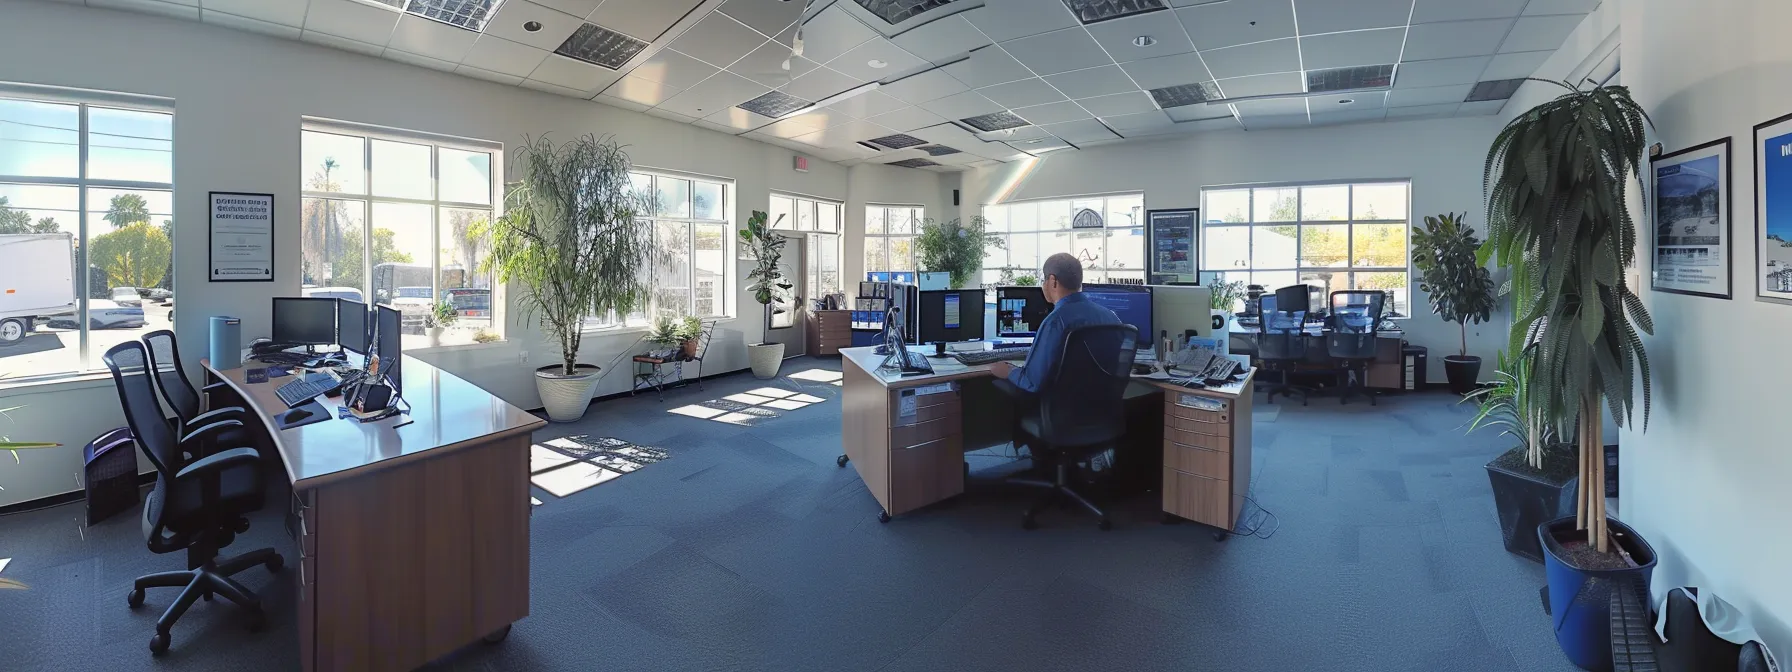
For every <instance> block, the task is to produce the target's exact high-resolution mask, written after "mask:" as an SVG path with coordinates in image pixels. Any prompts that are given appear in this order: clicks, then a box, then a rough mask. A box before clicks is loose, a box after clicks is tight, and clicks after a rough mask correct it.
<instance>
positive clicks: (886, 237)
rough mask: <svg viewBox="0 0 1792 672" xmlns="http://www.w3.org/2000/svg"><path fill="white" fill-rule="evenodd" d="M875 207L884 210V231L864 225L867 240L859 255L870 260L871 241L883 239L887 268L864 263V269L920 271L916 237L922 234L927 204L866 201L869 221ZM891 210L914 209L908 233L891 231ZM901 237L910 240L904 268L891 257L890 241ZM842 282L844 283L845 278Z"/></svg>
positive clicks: (896, 271)
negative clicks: (906, 263) (896, 265)
mask: <svg viewBox="0 0 1792 672" xmlns="http://www.w3.org/2000/svg"><path fill="white" fill-rule="evenodd" d="M874 209H880V210H883V211H884V213H883V214H884V230H883V232H882V233H872V232H871V227H870V226H869V225H867V226H865V227H863V228H864V229H865V235H864V239H865V242H864V245H863V247H862V248H861V251H860V254H859V256H860V257H861V262H867V261H869V259H865V258H864V256H865V251H867V250H870V249H871V241H872V240H873V239H877V240H881V241H883V244H884V248H883V249H884V266H885V267H886V268H884V269H883V270H882V271H874V270H872V269H871V264H869V263H864V268H863V269H862V270H863V271H865V272H866V273H884V272H888V273H917V272H919V271H920V265H921V263H920V262H919V261H916V259H915V239H916V238H918V237H920V235H921V231H920V229H921V223H922V222H924V221H926V220H927V206H925V205H921V204H919V203H866V204H865V221H867V222H869V221H871V211H872V210H874ZM891 210H912V211H913V218H912V219H911V222H912V223H911V225H910V230H909V232H908V233H896V234H892V233H890V211H891ZM900 239H907V240H908V241H909V245H908V265H907V266H905V267H902V268H897V267H895V264H893V263H891V262H892V260H891V257H890V241H892V240H900ZM842 282H843V283H844V280H843V281H842Z"/></svg>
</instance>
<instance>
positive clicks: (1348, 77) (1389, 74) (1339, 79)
mask: <svg viewBox="0 0 1792 672" xmlns="http://www.w3.org/2000/svg"><path fill="white" fill-rule="evenodd" d="M1393 83H1394V66H1393V65H1392V64H1389V65H1358V66H1354V67H1349V68H1332V69H1330V70H1308V71H1307V93H1325V92H1327V91H1351V90H1355V89H1377V88H1385V87H1388V86H1391V85H1393Z"/></svg>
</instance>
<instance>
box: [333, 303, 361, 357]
mask: <svg viewBox="0 0 1792 672" xmlns="http://www.w3.org/2000/svg"><path fill="white" fill-rule="evenodd" d="M336 344H337V345H340V346H342V349H343V350H347V351H349V352H352V353H355V354H357V355H365V354H367V347H368V345H369V343H368V335H367V304H365V303H361V302H360V301H354V300H351V299H337V300H336Z"/></svg>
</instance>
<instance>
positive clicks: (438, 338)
mask: <svg viewBox="0 0 1792 672" xmlns="http://www.w3.org/2000/svg"><path fill="white" fill-rule="evenodd" d="M447 330H448V328H447V327H430V328H429V330H428V331H429V347H432V348H433V347H436V346H438V345H441V344H442V332H444V331H447Z"/></svg>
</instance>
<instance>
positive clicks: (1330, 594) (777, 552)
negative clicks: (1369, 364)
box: [0, 359, 1573, 672]
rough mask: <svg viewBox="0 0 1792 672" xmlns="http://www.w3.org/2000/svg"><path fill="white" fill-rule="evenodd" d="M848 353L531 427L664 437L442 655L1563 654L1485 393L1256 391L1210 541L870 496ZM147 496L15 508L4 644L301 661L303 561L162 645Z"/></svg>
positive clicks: (603, 660) (1368, 657) (1015, 511)
mask: <svg viewBox="0 0 1792 672" xmlns="http://www.w3.org/2000/svg"><path fill="white" fill-rule="evenodd" d="M840 365H841V363H840V361H839V360H838V359H820V360H811V359H795V360H791V361H789V362H787V363H786V364H785V367H784V371H783V372H784V373H785V374H786V376H785V377H781V378H779V379H778V380H775V381H760V380H755V379H753V378H752V377H751V376H748V375H745V374H736V375H730V376H725V377H720V378H717V379H713V380H710V381H708V382H707V384H706V386H705V387H706V388H707V389H699V388H698V387H696V386H694V385H693V386H688V387H684V388H680V389H678V390H675V391H668V392H667V394H666V398H665V400H664V401H659V400H657V399H656V398H655V397H654V395H652V394H646V395H643V396H640V397H633V398H623V399H618V400H612V401H607V402H603V403H599V404H597V405H595V406H593V407H592V408H591V409H590V411H589V412H588V413H587V414H586V415H585V417H584V419H582V420H580V421H578V422H574V423H567V424H555V425H550V426H548V427H547V428H544V429H543V430H541V431H539V432H537V433H536V436H535V440H536V441H545V440H548V439H552V438H556V437H561V436H570V435H579V434H584V435H590V436H607V437H617V438H620V439H624V440H627V441H631V442H634V443H638V444H642V445H648V446H659V447H663V448H665V449H667V450H668V451H669V452H670V453H671V457H670V458H669V459H667V460H665V461H663V462H659V463H657V464H652V465H649V466H647V467H645V468H642V469H641V470H639V471H637V472H635V473H631V474H629V475H628V476H626V477H623V478H618V479H615V480H613V481H610V482H607V483H603V484H601V485H598V486H596V487H591V488H589V489H585V490H582V491H579V492H576V493H573V494H570V495H568V496H567V497H564V498H560V497H555V496H553V495H551V494H549V493H547V492H546V491H544V490H541V489H540V488H536V489H535V490H534V493H533V494H534V495H535V496H536V497H537V498H539V499H541V500H542V501H543V502H544V503H543V505H542V506H539V507H536V508H535V511H534V516H533V518H532V520H531V537H532V547H531V561H532V574H531V581H530V590H531V595H530V600H531V615H530V616H529V617H528V618H527V619H524V620H522V621H520V622H518V623H517V624H516V626H515V629H514V631H513V632H512V633H511V635H510V638H509V639H508V640H507V641H505V642H504V643H502V644H498V645H495V646H486V645H473V646H469V647H467V648H465V649H462V650H461V651H458V652H456V653H454V654H452V655H450V656H448V657H447V658H445V659H443V660H441V661H438V662H436V663H435V664H433V665H431V666H430V669H442V670H479V671H488V670H489V671H493V672H496V671H500V670H598V669H601V670H778V671H781V672H783V671H798V670H826V671H838V670H890V671H897V670H1036V671H1046V670H1126V671H1138V670H1266V671H1267V670H1274V671H1287V670H1373V671H1377V672H1384V671H1390V670H1414V671H1427V672H1428V671H1433V670H1527V671H1528V670H1569V669H1573V668H1572V666H1571V665H1569V663H1568V662H1567V661H1566V659H1565V658H1564V657H1563V656H1562V654H1561V653H1560V652H1559V651H1558V649H1557V648H1556V644H1555V641H1554V638H1553V637H1552V636H1551V632H1550V626H1549V619H1548V617H1546V616H1545V615H1544V614H1543V612H1542V610H1541V607H1540V604H1539V601H1538V596H1537V589H1538V587H1539V586H1541V585H1542V584H1543V581H1544V579H1543V570H1542V567H1541V566H1539V565H1536V564H1533V563H1531V562H1529V561H1526V560H1523V559H1520V558H1518V557H1516V556H1512V555H1508V554H1507V553H1506V552H1505V551H1504V550H1503V548H1502V547H1501V545H1500V539H1499V527H1498V524H1497V519H1496V516H1495V513H1494V508H1493V500H1492V495H1491V492H1490V490H1489V487H1488V482H1487V477H1486V474H1485V472H1484V471H1483V469H1482V466H1481V465H1483V464H1484V463H1486V462H1487V461H1488V460H1489V459H1491V458H1493V457H1494V456H1495V455H1496V454H1498V453H1499V452H1500V451H1501V450H1502V449H1503V447H1504V446H1505V445H1506V442H1505V440H1503V439H1502V438H1500V437H1497V436H1494V435H1493V434H1492V433H1491V432H1480V433H1476V434H1474V435H1469V436H1464V435H1463V434H1462V431H1461V428H1462V427H1463V426H1464V425H1465V424H1466V422H1467V421H1468V419H1469V418H1470V407H1468V406H1463V405H1458V404H1457V403H1456V399H1455V398H1454V397H1451V396H1449V395H1447V394H1442V393H1426V394H1413V395H1401V396H1390V397H1386V398H1384V399H1382V400H1381V405H1380V406H1377V407H1370V406H1369V405H1368V404H1367V403H1364V402H1362V401H1360V400H1356V401H1353V402H1352V403H1351V404H1350V405H1347V406H1340V405H1339V404H1338V402H1337V401H1336V400H1335V399H1314V400H1313V401H1312V405H1311V406H1306V407H1303V406H1300V405H1298V403H1288V404H1283V403H1278V404H1275V405H1270V404H1266V403H1264V402H1263V400H1262V397H1261V396H1259V397H1258V400H1257V404H1256V406H1257V413H1256V416H1255V418H1254V419H1253V421H1254V423H1255V425H1254V432H1255V464H1254V468H1255V476H1254V479H1253V483H1254V488H1253V497H1254V499H1255V501H1256V502H1257V503H1258V504H1259V505H1260V506H1261V507H1262V509H1263V510H1265V511H1267V512H1270V513H1272V514H1273V517H1274V518H1273V521H1271V520H1269V519H1268V518H1264V520H1265V522H1266V527H1265V528H1264V531H1265V532H1267V531H1268V530H1269V529H1270V528H1272V527H1273V529H1274V534H1273V535H1272V536H1270V537H1269V538H1267V539H1263V538H1256V537H1244V536H1240V537H1235V538H1233V539H1231V540H1230V541H1227V542H1225V543H1216V542H1215V541H1214V540H1213V539H1212V538H1211V537H1210V536H1209V534H1208V532H1209V530H1208V529H1207V528H1204V527H1201V526H1198V525H1160V524H1159V516H1158V514H1157V507H1156V506H1155V495H1147V496H1144V497H1141V498H1138V500H1137V501H1129V502H1124V503H1121V504H1118V505H1116V506H1115V511H1116V513H1115V519H1116V520H1115V523H1116V524H1115V529H1114V530H1113V531H1111V532H1100V531H1097V530H1096V529H1095V525H1094V522H1093V519H1092V518H1090V517H1088V516H1087V515H1085V514H1083V513H1081V512H1079V511H1073V510H1063V511H1048V512H1046V513H1045V514H1042V516H1041V518H1040V529H1038V530H1035V531H1031V532H1028V531H1023V530H1022V529H1021V528H1020V524H1019V523H1020V515H1019V514H1020V511H1022V510H1023V509H1024V508H1025V506H1026V504H1027V503H1028V502H1030V501H1031V498H1032V496H1033V495H1032V494H1030V493H1021V492H1007V491H1003V490H1000V489H994V488H991V489H979V490H977V491H975V492H973V493H970V494H967V495H966V496H964V497H961V498H959V499H957V500H954V501H952V502H948V503H946V504H944V505H941V506H936V507H933V508H929V509H924V510H922V511H919V512H915V513H913V514H910V515H907V516H903V517H900V518H898V519H896V520H895V521H892V522H890V523H889V524H879V523H878V522H877V520H876V514H877V512H878V510H879V509H878V505H877V503H876V501H875V500H874V499H873V498H872V497H871V494H870V493H869V492H867V491H866V489H865V487H864V486H863V485H862V484H861V483H860V482H859V480H858V477H857V475H856V474H855V472H854V471H853V469H851V468H850V467H848V468H845V469H841V468H839V467H837V466H836V465H835V462H834V461H835V458H836V457H837V456H839V455H840V452H841V448H840V429H841V423H840V401H839V392H840V388H838V387H836V386H833V385H831V384H829V383H828V382H826V378H828V375H826V374H809V375H806V376H803V377H799V378H791V377H789V375H788V374H793V373H797V374H801V373H802V372H805V371H810V370H815V369H821V370H825V371H838V370H839V367H840ZM817 378H819V379H821V380H815V379H817ZM761 387H777V388H783V389H788V390H793V391H797V392H799V393H802V394H808V395H811V396H814V397H820V398H821V399H822V401H820V402H818V403H813V404H811V405H809V406H806V407H802V408H798V409H795V410H781V411H779V417H776V418H765V419H760V420H758V421H756V422H754V423H752V424H751V425H750V426H743V425H736V424H729V423H724V422H717V421H715V420H710V419H702V418H697V417H692V416H689V415H682V414H677V413H670V412H668V411H669V410H671V409H674V408H680V407H684V406H688V405H691V404H697V403H699V402H702V401H705V400H710V399H715V398H718V397H720V396H723V395H728V394H736V393H741V392H747V391H749V390H752V389H754V388H761ZM1278 401H1279V400H1278ZM1003 462H1005V459H1004V458H1001V457H998V456H995V455H990V454H984V455H978V456H976V457H975V458H973V461H972V465H973V468H975V469H979V470H983V471H994V470H998V469H1000V468H1001V467H1002V463H1003ZM272 496H284V494H282V493H275V494H274V495H272ZM280 501H282V500H278V499H270V502H276V503H275V504H271V505H270V510H268V511H263V512H261V513H259V514H257V515H256V516H255V517H254V518H253V523H254V526H253V528H252V529H251V530H250V532H249V533H248V534H246V535H244V536H243V537H240V538H239V539H238V540H237V542H236V543H235V544H234V545H233V546H232V548H231V549H228V550H235V551H240V550H246V549H250V548H256V547H260V546H269V545H271V546H275V547H276V548H278V549H279V550H280V551H281V552H282V553H283V554H284V555H286V558H287V560H288V565H289V566H290V565H291V564H293V561H294V560H295V559H296V557H297V556H296V550H295V549H294V547H293V543H292V542H291V540H290V539H288V538H287V537H286V536H285V533H284V531H283V529H282V525H281V522H280V520H281V519H280V515H279V512H280V511H283V510H284V509H283V508H282V507H281V506H280V505H279V504H277V502H280ZM138 515H139V514H138V512H137V511H135V510H133V511H130V512H127V513H124V514H120V515H119V516H116V517H114V518H113V519H111V520H108V521H105V522H103V523H101V524H99V525H96V526H93V527H84V526H83V525H82V524H81V518H82V508H81V506H80V505H78V504H75V505H66V506H58V507H51V508H47V509H41V510H37V511H31V512H26V513H20V514H14V515H10V516H5V517H0V558H10V559H11V562H10V563H9V564H6V566H5V567H4V568H3V569H0V579H9V580H12V581H16V582H18V583H21V584H23V585H24V588H23V589H20V590H0V632H3V633H4V634H0V670H52V669H54V670H107V671H118V670H138V669H157V668H162V669H180V670H245V669H256V670H276V669H297V668H298V660H297V648H298V644H297V634H296V630H295V623H294V620H295V618H296V615H295V599H296V596H295V582H296V578H295V574H294V573H293V572H291V571H290V570H289V571H288V572H286V573H284V574H281V575H277V576H276V575H270V574H268V573H267V572H266V571H264V570H261V569H259V568H257V569H251V570H248V571H247V572H245V573H243V574H242V575H240V578H241V579H242V581H243V583H244V584H245V585H247V586H248V587H249V588H251V589H253V590H256V591H258V592H259V593H260V595H261V597H262V599H263V602H264V604H265V605H266V608H267V611H268V615H269V621H270V623H269V627H268V629H267V630H265V631H263V632H260V633H255V634H249V633H246V632H245V631H244V630H243V628H242V626H241V623H240V620H239V619H238V618H237V616H236V613H235V612H234V611H233V609H232V608H231V607H229V606H228V603H226V602H225V601H223V600H218V601H217V602H215V603H205V602H201V603H199V604H198V605H196V606H195V607H194V608H193V609H192V610H191V611H189V612H188V613H187V615H186V617H185V618H183V619H182V620H181V621H180V623H179V624H178V625H177V626H176V627H175V629H174V645H173V649H172V650H171V651H170V652H169V653H168V655H166V656H164V657H162V658H157V659H152V658H151V657H150V655H149V651H148V650H147V643H148V640H149V636H150V635H151V634H152V633H153V631H154V621H155V618H156V616H157V615H159V614H160V612H161V610H162V609H163V608H165V607H166V606H167V604H168V603H169V602H170V601H172V600H173V599H174V595H175V593H177V592H178V591H177V590H175V589H160V590H154V591H151V592H150V594H149V601H148V604H147V605H146V606H145V607H144V608H142V609H138V610H131V609H127V608H126V606H125V594H126V593H127V592H128V591H129V590H130V582H131V579H133V578H135V577H136V576H138V575H141V574H147V573H150V572H155V571H165V570H169V569H178V568H180V567H182V566H184V559H183V557H182V556H181V555H180V554H171V555H159V556H158V555H153V554H151V553H149V552H148V551H147V550H146V549H145V548H144V546H143V539H142V536H141V534H140V532H139V530H138V525H137V516H138ZM227 552H228V551H227Z"/></svg>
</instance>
